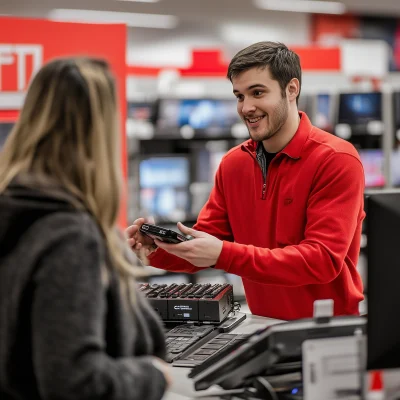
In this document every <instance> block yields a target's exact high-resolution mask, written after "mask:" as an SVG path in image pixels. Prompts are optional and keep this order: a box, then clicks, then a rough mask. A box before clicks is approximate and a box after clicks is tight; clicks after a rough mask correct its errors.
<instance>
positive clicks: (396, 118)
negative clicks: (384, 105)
mask: <svg viewBox="0 0 400 400" xmlns="http://www.w3.org/2000/svg"><path fill="white" fill-rule="evenodd" d="M393 130H394V147H399V146H400V92H395V93H393Z"/></svg>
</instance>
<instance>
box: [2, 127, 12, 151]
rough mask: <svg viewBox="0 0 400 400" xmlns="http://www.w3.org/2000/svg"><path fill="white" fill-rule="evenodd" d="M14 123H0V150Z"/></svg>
mask: <svg viewBox="0 0 400 400" xmlns="http://www.w3.org/2000/svg"><path fill="white" fill-rule="evenodd" d="M13 126H14V123H13V122H1V123H0V149H1V148H2V147H3V145H4V143H5V141H6V139H7V136H8V135H9V133H10V132H11V129H12V128H13Z"/></svg>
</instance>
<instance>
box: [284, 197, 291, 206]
mask: <svg viewBox="0 0 400 400" xmlns="http://www.w3.org/2000/svg"><path fill="white" fill-rule="evenodd" d="M292 201H293V199H291V198H287V199H285V200H284V202H283V203H284V204H285V206H287V205H289V204H291V203H292Z"/></svg>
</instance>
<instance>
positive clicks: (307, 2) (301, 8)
mask: <svg viewBox="0 0 400 400" xmlns="http://www.w3.org/2000/svg"><path fill="white" fill-rule="evenodd" d="M253 2H254V5H255V6H256V7H258V8H262V9H265V10H274V11H293V12H303V13H312V14H343V13H345V11H346V6H345V5H344V4H343V3H340V2H338V1H314V0H253Z"/></svg>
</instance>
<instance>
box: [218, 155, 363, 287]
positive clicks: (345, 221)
mask: <svg viewBox="0 0 400 400" xmlns="http://www.w3.org/2000/svg"><path fill="white" fill-rule="evenodd" d="M363 195H364V172H363V168H362V164H361V162H360V160H359V159H357V157H355V156H353V155H350V154H347V153H332V155H331V156H329V157H327V159H326V160H324V162H323V163H322V164H321V166H320V168H319V169H318V171H317V173H316V175H315V177H314V184H313V187H312V190H311V193H310V196H309V199H308V204H307V210H306V218H307V223H306V227H305V232H304V240H302V241H301V242H300V243H299V244H297V245H288V246H286V247H283V248H274V249H268V248H260V247H255V246H252V245H243V244H238V243H231V242H228V241H224V244H223V248H222V252H221V255H220V257H219V259H218V262H217V264H216V266H215V268H217V269H224V270H226V271H227V272H229V273H233V274H236V275H239V276H241V277H243V278H246V279H248V280H252V281H254V282H258V283H265V284H272V285H274V284H275V285H283V286H293V287H294V286H302V285H310V284H321V283H328V282H330V281H332V280H333V279H335V278H336V277H337V276H338V275H339V273H340V271H341V269H342V266H343V264H344V261H345V257H346V255H347V252H348V250H349V247H350V244H351V242H352V240H353V238H354V236H355V234H356V230H357V226H359V223H360V222H361V221H362V219H363V218H364V216H365V213H364V210H363Z"/></svg>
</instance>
